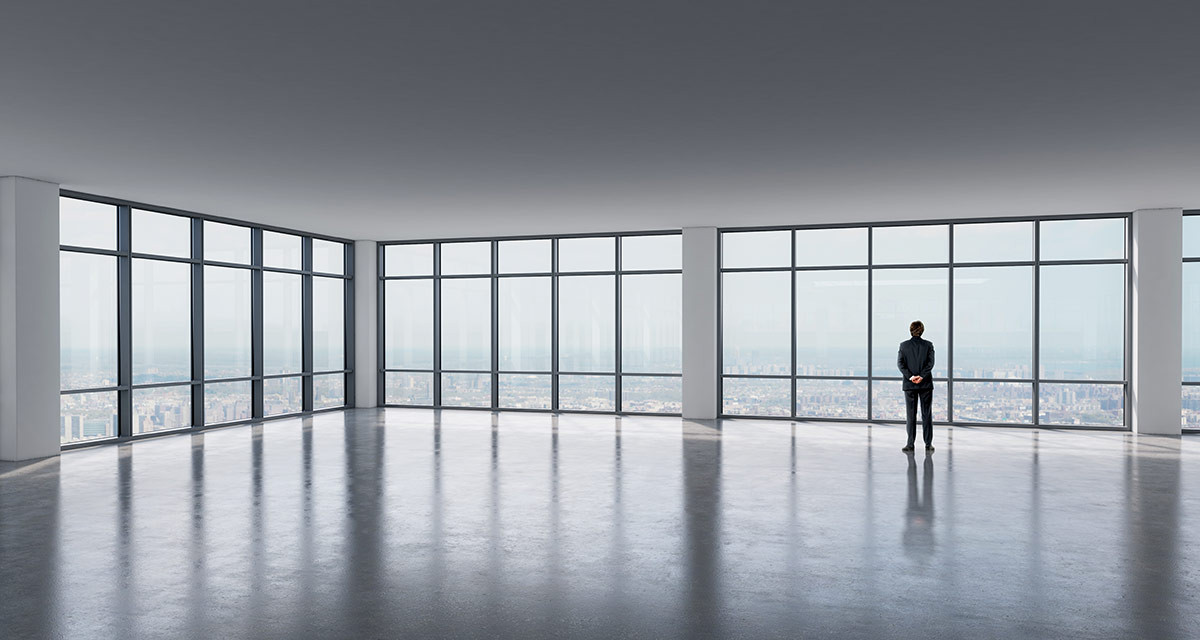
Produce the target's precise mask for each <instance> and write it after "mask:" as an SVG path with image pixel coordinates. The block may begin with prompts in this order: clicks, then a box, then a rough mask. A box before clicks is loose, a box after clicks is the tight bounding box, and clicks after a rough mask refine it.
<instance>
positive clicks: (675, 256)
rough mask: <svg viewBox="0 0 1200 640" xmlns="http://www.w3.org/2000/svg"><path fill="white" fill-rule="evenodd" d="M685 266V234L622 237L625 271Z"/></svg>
mask: <svg viewBox="0 0 1200 640" xmlns="http://www.w3.org/2000/svg"><path fill="white" fill-rule="evenodd" d="M682 268H683V236H681V235H679V234H671V235H667V236H626V237H624V238H622V239H621V269H623V270H625V271H635V270H651V269H655V270H658V269H682Z"/></svg>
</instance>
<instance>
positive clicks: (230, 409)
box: [204, 381, 250, 424]
mask: <svg viewBox="0 0 1200 640" xmlns="http://www.w3.org/2000/svg"><path fill="white" fill-rule="evenodd" d="M249 419H250V382H249V381H247V382H217V383H212V382H210V383H207V384H205V385H204V424H220V423H222V422H233V421H235V420H249Z"/></svg>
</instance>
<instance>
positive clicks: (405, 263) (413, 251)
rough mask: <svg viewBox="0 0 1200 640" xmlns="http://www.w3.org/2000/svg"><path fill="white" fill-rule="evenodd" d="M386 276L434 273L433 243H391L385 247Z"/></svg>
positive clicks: (384, 269) (384, 266) (427, 274)
mask: <svg viewBox="0 0 1200 640" xmlns="http://www.w3.org/2000/svg"><path fill="white" fill-rule="evenodd" d="M383 274H384V275H385V276H431V275H433V245H431V244H390V245H387V246H386V247H384V248H383Z"/></svg>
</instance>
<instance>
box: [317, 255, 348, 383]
mask: <svg viewBox="0 0 1200 640" xmlns="http://www.w3.org/2000/svg"><path fill="white" fill-rule="evenodd" d="M345 299H346V281H345V280H342V279H341V278H322V277H314V278H313V371H340V370H341V369H343V368H344V367H345V362H346V359H345V355H346V342H345V341H346V303H345Z"/></svg>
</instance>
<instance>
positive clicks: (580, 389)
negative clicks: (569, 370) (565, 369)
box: [558, 376, 617, 411]
mask: <svg viewBox="0 0 1200 640" xmlns="http://www.w3.org/2000/svg"><path fill="white" fill-rule="evenodd" d="M616 398H617V383H616V379H615V378H614V377H612V376H559V377H558V408H559V409H562V410H563V411H615V410H616V403H617V400H616Z"/></svg>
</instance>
